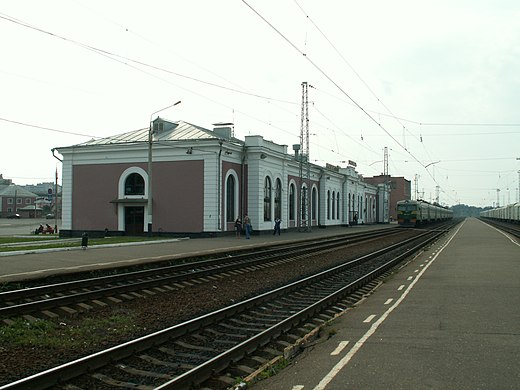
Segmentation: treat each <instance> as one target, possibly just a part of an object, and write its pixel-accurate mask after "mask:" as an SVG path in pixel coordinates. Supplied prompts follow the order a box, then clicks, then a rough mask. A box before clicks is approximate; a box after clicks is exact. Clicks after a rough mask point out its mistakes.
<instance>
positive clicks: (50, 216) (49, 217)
mask: <svg viewBox="0 0 520 390" xmlns="http://www.w3.org/2000/svg"><path fill="white" fill-rule="evenodd" d="M45 218H47V219H54V214H47V215H46V216H45Z"/></svg>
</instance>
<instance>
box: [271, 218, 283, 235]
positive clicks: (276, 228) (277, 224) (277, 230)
mask: <svg viewBox="0 0 520 390" xmlns="http://www.w3.org/2000/svg"><path fill="white" fill-rule="evenodd" d="M281 223H282V220H281V219H280V218H278V217H276V218H275V219H274V232H273V236H274V235H275V234H276V233H278V235H280V224H281Z"/></svg>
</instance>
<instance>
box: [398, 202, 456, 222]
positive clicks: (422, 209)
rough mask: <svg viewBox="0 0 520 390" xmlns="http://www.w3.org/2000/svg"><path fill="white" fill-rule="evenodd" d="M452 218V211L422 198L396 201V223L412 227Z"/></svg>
mask: <svg viewBox="0 0 520 390" xmlns="http://www.w3.org/2000/svg"><path fill="white" fill-rule="evenodd" d="M452 218H453V211H452V210H450V209H448V208H446V207H443V206H440V205H437V204H431V203H428V202H425V201H424V200H400V201H398V202H397V223H398V224H399V225H400V226H406V227H413V226H418V225H426V224H429V223H433V222H440V221H446V220H449V219H452Z"/></svg>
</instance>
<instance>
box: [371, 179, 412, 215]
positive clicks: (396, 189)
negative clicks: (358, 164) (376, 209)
mask: <svg viewBox="0 0 520 390" xmlns="http://www.w3.org/2000/svg"><path fill="white" fill-rule="evenodd" d="M365 181H366V182H367V183H370V184H373V185H386V186H388V188H389V191H390V197H389V199H388V211H389V216H390V220H393V221H396V220H397V202H398V201H400V200H410V199H411V194H412V186H411V181H410V180H407V179H405V178H404V177H392V176H390V175H379V176H373V177H365Z"/></svg>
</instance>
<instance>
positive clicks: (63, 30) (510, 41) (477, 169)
mask: <svg viewBox="0 0 520 390" xmlns="http://www.w3.org/2000/svg"><path fill="white" fill-rule="evenodd" d="M519 20H520V2H518V1H517V0H510V1H509V0H489V1H479V0H468V1H463V0H450V1H420V0H410V1H403V0H396V1H383V0H367V1H356V2H354V1H348V0H322V1H316V0H314V1H310V0H247V1H241V0H221V1H214V0H191V1H179V0H169V1H166V0H165V1H158V0H151V1H146V2H143V1H132V0H124V1H123V0H121V1H113V0H110V1H107V0H103V1H101V0H99V1H98V0H62V1H59V0H50V1H40V0H34V1H26V0H16V1H15V0H10V1H8V0H6V1H2V2H1V3H0V36H1V38H0V50H1V53H2V54H1V57H0V58H1V60H0V86H1V88H0V132H1V145H2V147H1V153H0V173H1V174H3V176H4V178H10V179H13V181H14V182H15V183H16V184H33V183H34V184H35V183H38V182H42V181H53V180H54V172H55V170H56V168H58V173H59V176H60V178H59V181H60V182H61V165H60V163H59V161H58V160H56V159H55V158H54V157H53V156H52V153H51V149H52V148H54V147H60V146H70V145H74V144H78V143H82V142H85V141H87V140H89V139H91V138H95V137H106V136H111V135H116V134H119V133H123V132H126V131H130V130H135V129H139V128H144V127H147V126H148V123H149V121H150V118H151V114H152V113H154V112H155V111H158V110H160V109H162V108H163V107H166V106H168V105H170V104H173V103H175V102H176V101H178V100H181V101H182V103H181V104H180V105H177V106H175V107H173V108H171V109H168V110H165V111H163V112H161V114H160V115H161V116H163V117H165V118H168V119H171V120H184V121H187V122H190V123H193V124H196V125H199V126H202V127H206V128H209V129H211V128H212V123H216V122H233V123H235V136H236V137H238V138H240V139H244V137H245V136H246V135H262V136H263V137H264V138H265V139H267V140H271V141H273V142H276V143H279V144H285V145H288V146H289V150H290V151H292V145H293V144H297V143H299V136H300V126H301V99H302V98H301V83H302V82H303V81H305V82H308V83H309V84H310V85H311V86H312V88H309V101H310V104H309V116H310V118H309V120H310V122H309V127H310V134H311V135H310V148H309V149H310V159H311V160H312V161H313V162H315V163H316V164H319V165H323V166H324V165H325V164H326V163H330V164H334V165H340V166H346V164H345V162H346V161H348V160H352V161H355V162H356V163H357V170H358V172H359V173H361V174H362V175H364V176H373V175H378V174H380V173H382V172H383V150H384V147H388V150H389V166H388V168H389V173H390V174H391V175H393V176H404V177H405V178H406V179H408V180H410V181H411V182H412V194H413V193H414V192H415V190H416V184H417V190H418V192H419V193H420V195H422V196H423V198H424V199H426V200H434V199H435V197H436V187H437V186H438V187H439V198H440V202H441V203H443V204H447V205H454V204H458V203H459V202H460V203H464V204H469V205H474V206H490V205H493V204H495V203H496V202H497V199H498V200H499V202H500V204H504V203H512V202H515V201H517V199H518V196H519V195H518V186H519V183H518V181H519V170H520V23H519V22H518V21H519ZM416 178H417V180H416ZM497 189H498V190H500V191H499V192H498V191H497ZM497 195H498V198H497Z"/></svg>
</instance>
